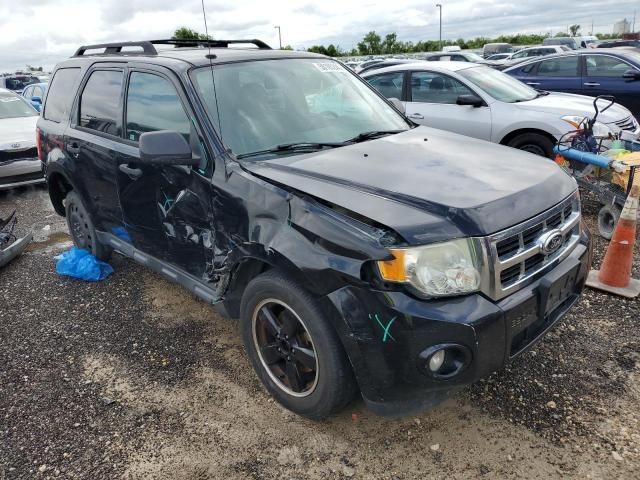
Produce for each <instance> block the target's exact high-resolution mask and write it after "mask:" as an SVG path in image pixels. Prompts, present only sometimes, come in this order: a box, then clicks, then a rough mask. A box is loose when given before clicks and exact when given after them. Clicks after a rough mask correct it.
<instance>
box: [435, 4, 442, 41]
mask: <svg viewBox="0 0 640 480" xmlns="http://www.w3.org/2000/svg"><path fill="white" fill-rule="evenodd" d="M436 7H437V8H439V9H440V51H442V5H441V4H439V3H437V4H436Z"/></svg>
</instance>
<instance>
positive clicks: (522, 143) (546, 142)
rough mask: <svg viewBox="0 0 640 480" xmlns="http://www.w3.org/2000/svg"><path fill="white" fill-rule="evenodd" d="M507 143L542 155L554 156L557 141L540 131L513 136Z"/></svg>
mask: <svg viewBox="0 0 640 480" xmlns="http://www.w3.org/2000/svg"><path fill="white" fill-rule="evenodd" d="M507 145H508V146H510V147H513V148H517V149H519V150H524V151H525V152H529V153H533V154H535V155H540V156H542V157H547V158H553V146H554V145H555V143H554V142H553V141H552V140H550V139H549V138H548V137H545V136H544V135H541V134H539V133H522V134H520V135H517V136H516V137H514V138H512V139H511V140H510V141H509V143H508V144H507Z"/></svg>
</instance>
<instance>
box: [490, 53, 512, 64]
mask: <svg viewBox="0 0 640 480" xmlns="http://www.w3.org/2000/svg"><path fill="white" fill-rule="evenodd" d="M510 57H511V53H495V54H493V55H491V56H490V57H487V58H486V60H487V61H489V62H496V61H498V60H507V59H509V58H510Z"/></svg>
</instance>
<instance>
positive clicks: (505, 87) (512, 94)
mask: <svg viewBox="0 0 640 480" xmlns="http://www.w3.org/2000/svg"><path fill="white" fill-rule="evenodd" d="M458 74H459V75H460V76H462V77H464V78H466V79H467V80H469V81H470V82H471V83H473V84H474V85H476V86H478V87H480V88H481V89H482V90H484V91H485V92H487V93H488V94H489V95H491V96H492V97H493V98H495V99H496V100H500V101H501V102H506V103H515V102H525V101H527V100H533V99H534V98H536V97H537V96H538V92H536V91H535V90H534V89H533V88H531V87H528V86H527V85H525V84H524V83H522V82H521V81H520V80H516V79H515V78H513V77H511V76H510V75H507V74H506V73H502V72H499V71H498V70H494V69H493V68H489V67H484V66H482V67H472V68H465V69H463V70H458Z"/></svg>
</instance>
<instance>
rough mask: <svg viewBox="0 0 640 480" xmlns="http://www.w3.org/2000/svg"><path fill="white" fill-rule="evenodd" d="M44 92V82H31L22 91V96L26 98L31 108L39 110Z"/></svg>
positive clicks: (45, 90) (45, 88) (45, 86)
mask: <svg viewBox="0 0 640 480" xmlns="http://www.w3.org/2000/svg"><path fill="white" fill-rule="evenodd" d="M46 92H47V84H46V83H33V84H31V85H28V86H27V87H26V88H25V89H24V90H23V91H22V96H23V97H24V98H26V99H27V100H28V101H29V102H30V103H31V105H32V106H33V108H35V109H36V110H37V111H38V112H39V111H40V107H42V99H43V98H44V94H45V93H46Z"/></svg>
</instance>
